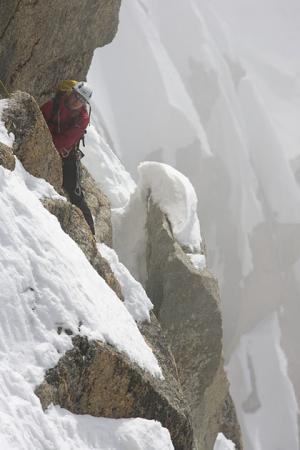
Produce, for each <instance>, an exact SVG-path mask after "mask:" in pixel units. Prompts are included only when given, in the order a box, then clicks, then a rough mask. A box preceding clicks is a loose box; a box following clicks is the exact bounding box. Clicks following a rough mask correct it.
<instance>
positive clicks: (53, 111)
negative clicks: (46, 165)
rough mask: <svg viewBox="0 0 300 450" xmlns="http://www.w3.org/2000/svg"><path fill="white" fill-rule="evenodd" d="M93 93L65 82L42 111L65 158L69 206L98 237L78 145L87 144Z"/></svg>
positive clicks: (80, 83)
mask: <svg viewBox="0 0 300 450" xmlns="http://www.w3.org/2000/svg"><path fill="white" fill-rule="evenodd" d="M91 96H92V90H91V88H90V87H89V86H88V85H87V83H85V82H83V81H80V82H77V81H75V80H64V81H62V82H61V83H60V84H59V86H58V89H57V93H56V95H55V97H54V98H53V99H52V100H50V101H48V102H47V103H45V104H44V105H43V106H42V107H41V111H42V113H43V116H44V118H45V120H46V122H47V125H48V127H49V130H50V132H51V134H52V139H53V143H54V145H55V147H56V149H57V151H58V153H59V154H60V156H61V158H62V166H63V187H64V189H65V190H66V191H67V193H68V195H69V197H70V202H71V203H73V204H74V205H76V206H78V208H80V209H81V211H82V213H83V215H84V217H85V220H86V222H87V224H88V225H89V227H90V229H91V232H92V233H93V234H95V228H94V221H93V217H92V214H91V211H90V209H89V207H88V206H87V203H86V201H85V198H84V195H83V192H82V189H81V180H80V178H81V177H80V167H81V164H80V160H81V158H82V157H83V156H84V155H83V153H82V151H81V150H79V143H80V141H81V140H83V142H84V134H85V132H86V127H87V126H88V124H89V121H90V114H89V113H88V112H87V104H89V100H90V98H91Z"/></svg>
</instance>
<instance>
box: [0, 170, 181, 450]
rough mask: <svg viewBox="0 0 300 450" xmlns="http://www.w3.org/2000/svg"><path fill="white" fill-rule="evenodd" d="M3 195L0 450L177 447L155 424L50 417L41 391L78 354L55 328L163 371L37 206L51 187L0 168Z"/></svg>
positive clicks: (121, 309) (56, 413) (56, 412)
mask: <svg viewBox="0 0 300 450" xmlns="http://www.w3.org/2000/svg"><path fill="white" fill-rule="evenodd" d="M0 189H1V197H0V211H1V223H0V304H1V318H0V323H1V326H0V399H1V401H0V422H1V427H0V443H1V449H5V450H8V449H14V448H15V449H21V448H22V449H24V450H27V449H28V450H29V449H32V448H34V449H37V450H38V449H40V450H45V449H47V450H48V449H49V450H50V449H53V450H56V449H58V448H59V449H65V450H71V449H75V448H81V449H84V450H85V449H92V448H96V446H98V445H100V446H99V447H97V448H101V449H103V450H104V449H105V450H106V449H107V450H108V449H110V450H111V449H113V450H124V449H125V448H128V449H129V448H130V449H131V450H132V449H134V448H136V449H143V450H152V449H154V448H155V449H156V448H160V449H172V448H173V447H172V444H171V441H170V437H169V433H168V432H167V430H165V429H162V427H161V426H160V424H158V423H154V422H152V421H143V420H140V419H135V420H133V421H130V420H127V421H126V420H124V421H113V420H111V421H105V420H104V419H103V420H101V419H95V418H89V417H87V416H84V417H83V416H74V415H72V414H70V413H68V412H65V411H63V410H60V409H59V408H51V409H50V410H49V411H48V412H47V413H46V414H45V413H44V412H43V410H42V408H41V404H40V402H39V400H38V398H37V397H36V396H35V394H34V388H35V387H36V386H37V385H38V384H39V383H41V382H42V380H43V377H44V373H45V370H46V369H47V368H50V367H53V366H54V365H55V364H56V363H57V362H58V360H59V358H60V357H61V356H62V355H63V354H64V353H65V352H66V351H67V350H69V349H70V348H71V347H72V342H71V337H70V336H69V335H68V334H65V333H61V334H58V331H57V330H58V327H62V328H63V329H69V330H71V331H72V332H73V334H80V335H83V336H87V337H88V338H90V339H98V340H101V341H103V342H107V343H110V344H111V345H114V346H115V347H116V348H118V349H119V350H120V351H123V352H125V353H127V355H128V356H129V357H130V358H131V359H132V360H134V361H136V362H137V364H139V365H140V366H141V367H142V368H144V369H145V370H147V371H149V372H150V373H151V374H152V375H153V376H157V377H162V372H161V369H160V367H159V365H158V363H157V360H156V358H155V357H154V355H153V353H152V350H151V349H150V348H149V347H148V345H147V344H146V343H145V341H144V339H143V337H142V335H141V334H140V332H139V330H138V328H137V326H136V323H135V321H134V319H133V318H132V316H131V315H130V314H129V313H128V311H127V309H126V308H125V306H124V305H123V303H122V302H120V300H119V299H118V298H117V296H116V295H115V293H114V292H113V291H112V290H111V289H110V288H109V287H108V285H107V284H106V283H105V282H104V280H103V279H102V278H101V277H100V276H99V275H98V274H97V273H96V271H95V270H94V269H93V268H92V266H91V265H90V264H89V262H88V261H87V259H86V257H85V255H84V254H83V253H82V251H81V250H80V249H79V247H78V246H77V245H76V244H75V242H74V241H73V240H72V239H70V238H69V237H68V236H67V235H66V234H65V233H64V232H63V231H62V229H61V227H60V225H59V222H58V221H57V219H56V218H55V217H54V216H53V215H51V214H50V213H49V212H48V211H47V210H46V209H45V208H44V207H43V206H42V204H41V203H40V200H39V198H41V197H44V196H47V197H52V198H55V197H58V195H57V194H56V192H55V191H54V189H53V188H52V187H51V186H50V185H48V184H47V183H46V182H44V181H43V180H38V179H35V178H34V177H32V176H30V175H29V174H27V173H26V171H25V170H24V169H23V168H22V167H21V165H20V163H18V164H17V167H16V170H15V171H13V172H10V171H8V170H6V169H4V168H3V167H1V166H0ZM103 435H104V436H105V439H104V438H103ZM146 436H147V439H146ZM100 442H101V444H100Z"/></svg>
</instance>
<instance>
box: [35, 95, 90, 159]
mask: <svg viewBox="0 0 300 450" xmlns="http://www.w3.org/2000/svg"><path fill="white" fill-rule="evenodd" d="M41 110H42V113H43V116H44V118H45V120H46V122H47V125H48V127H49V130H50V132H51V134H52V139H53V143H54V145H55V147H56V149H57V150H58V152H59V153H60V155H61V156H63V157H66V156H67V155H68V154H69V153H70V151H71V150H72V148H73V147H74V145H75V144H76V143H77V142H78V141H79V140H80V138H81V137H82V136H83V135H84V131H85V129H86V127H87V126H88V123H89V115H88V113H87V110H86V108H85V107H84V106H82V108H80V109H77V110H75V111H74V110H71V109H68V108H67V107H66V105H65V96H64V95H63V96H62V98H61V99H60V102H59V108H58V112H57V114H55V115H54V117H52V116H53V113H52V112H53V100H50V101H48V102H47V103H45V104H44V105H43V106H42V107H41Z"/></svg>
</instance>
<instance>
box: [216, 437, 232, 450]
mask: <svg viewBox="0 0 300 450" xmlns="http://www.w3.org/2000/svg"><path fill="white" fill-rule="evenodd" d="M214 450H235V445H234V443H233V442H232V441H230V440H229V439H226V437H225V436H224V435H223V434H222V433H219V434H218V436H217V439H216V442H215V445H214Z"/></svg>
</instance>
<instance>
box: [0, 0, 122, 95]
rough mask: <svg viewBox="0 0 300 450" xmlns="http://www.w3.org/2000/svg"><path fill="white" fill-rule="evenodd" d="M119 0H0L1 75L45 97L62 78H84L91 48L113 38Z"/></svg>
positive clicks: (9, 84) (14, 86) (16, 87)
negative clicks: (0, 0)
mask: <svg viewBox="0 0 300 450" xmlns="http://www.w3.org/2000/svg"><path fill="white" fill-rule="evenodd" d="M120 3H121V0H80V1H79V0H69V1H68V2H63V1H61V0H48V1H41V0H9V1H4V2H3V1H2V2H1V14H0V60H1V67H0V79H1V80H2V81H3V82H4V83H5V84H6V87H7V88H8V89H9V90H10V91H15V90H24V91H27V92H29V93H30V94H32V95H34V96H35V97H36V98H37V99H38V100H42V101H43V100H44V99H46V98H47V97H49V95H50V94H51V92H53V89H54V87H55V86H56V85H57V83H58V82H59V80H61V79H66V78H72V79H75V80H81V79H85V77H86V74H87V71H88V68H89V66H90V62H91V59H92V56H93V51H94V49H95V48H97V47H102V46H103V45H106V44H108V43H109V42H111V40H112V39H113V38H114V36H115V34H116V32H117V27H118V21H119V9H120Z"/></svg>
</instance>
